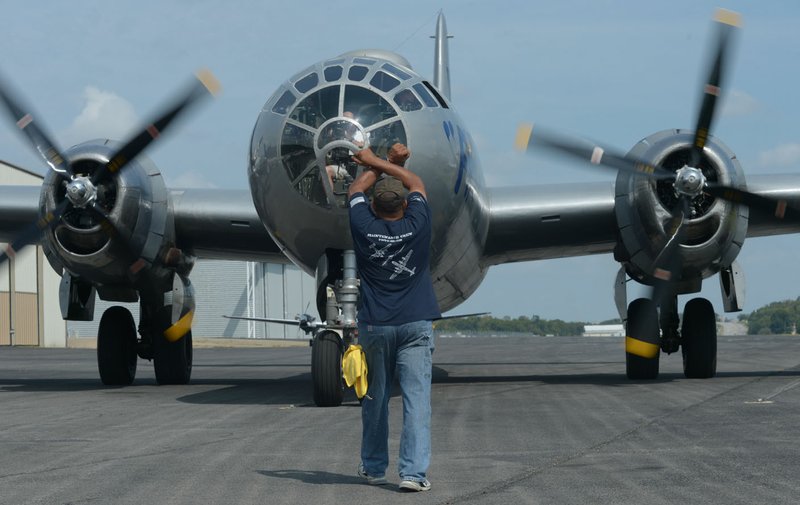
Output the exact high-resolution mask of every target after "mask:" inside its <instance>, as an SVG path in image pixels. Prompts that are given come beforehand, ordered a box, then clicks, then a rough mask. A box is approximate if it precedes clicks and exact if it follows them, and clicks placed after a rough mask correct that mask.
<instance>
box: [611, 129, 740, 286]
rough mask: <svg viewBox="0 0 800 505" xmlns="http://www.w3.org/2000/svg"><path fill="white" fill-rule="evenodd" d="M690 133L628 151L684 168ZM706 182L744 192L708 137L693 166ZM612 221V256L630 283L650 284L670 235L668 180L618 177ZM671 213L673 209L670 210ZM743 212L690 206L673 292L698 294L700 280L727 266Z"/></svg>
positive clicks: (698, 201) (660, 137) (730, 159)
mask: <svg viewBox="0 0 800 505" xmlns="http://www.w3.org/2000/svg"><path fill="white" fill-rule="evenodd" d="M693 139H694V134H693V132H689V131H686V130H664V131H661V132H658V133H655V134H653V135H650V136H649V137H647V138H645V139H643V140H641V141H640V142H639V143H638V144H636V145H635V146H634V147H633V149H631V150H630V152H629V155H630V156H632V157H635V158H637V159H643V160H647V161H649V162H650V163H653V164H658V165H661V166H663V167H665V168H667V169H674V170H678V169H679V168H681V167H683V166H684V165H686V164H687V162H688V159H689V151H690V148H691V146H692V142H693ZM696 168H699V169H701V170H702V172H703V175H704V176H705V177H706V179H707V180H708V181H709V182H718V183H721V184H725V185H728V186H734V187H737V188H745V187H746V184H745V178H744V172H743V170H742V167H741V165H740V164H739V161H738V160H737V159H736V156H735V155H734V154H733V152H732V151H731V150H730V149H729V148H728V147H727V146H725V145H724V144H723V143H722V142H720V141H719V140H718V139H715V138H709V139H708V141H707V144H706V146H705V149H704V152H703V156H702V160H701V162H700V164H699V166H698V167H696ZM615 199H616V205H615V209H616V218H617V225H618V226H619V232H620V238H621V240H620V244H619V247H618V248H617V250H616V251H615V257H616V259H617V260H618V261H621V262H622V263H623V264H624V265H625V268H626V271H627V273H628V275H629V276H630V277H631V278H634V279H636V280H638V281H639V282H641V283H643V284H648V285H651V284H652V283H653V281H654V279H653V277H652V272H653V265H654V262H655V260H656V258H657V257H658V255H659V253H660V252H661V251H662V250H663V248H664V247H665V245H666V243H667V241H668V240H669V238H670V236H671V235H672V232H671V230H667V229H666V228H667V227H668V226H669V223H670V220H671V217H672V214H671V212H676V211H677V208H676V205H677V203H678V197H677V195H676V193H675V190H674V187H673V183H672V182H670V181H658V182H656V181H654V180H651V179H647V178H644V177H637V176H633V175H630V174H627V173H622V172H620V174H619V176H618V177H617V181H616V194H615ZM673 209H674V210H673ZM747 221H748V208H747V207H746V206H743V205H738V204H733V203H731V202H729V201H726V200H722V199H717V198H714V197H712V196H709V195H706V194H701V195H700V196H698V197H696V198H694V199H693V200H692V202H691V206H690V215H689V218H688V222H687V223H686V224H685V225H684V226H685V230H686V234H685V239H684V241H683V243H682V244H681V245H680V246H679V249H678V252H679V254H681V256H682V258H683V268H682V271H681V276H680V280H679V281H678V282H677V284H676V286H677V288H678V293H693V292H696V291H699V290H700V284H701V281H702V280H703V279H704V278H707V277H709V276H711V275H714V274H716V273H717V272H719V271H720V269H722V268H725V267H728V266H730V264H731V263H732V262H733V261H734V260H735V259H736V256H737V255H738V254H739V251H740V249H741V247H742V244H743V243H744V239H745V235H746V234H747Z"/></svg>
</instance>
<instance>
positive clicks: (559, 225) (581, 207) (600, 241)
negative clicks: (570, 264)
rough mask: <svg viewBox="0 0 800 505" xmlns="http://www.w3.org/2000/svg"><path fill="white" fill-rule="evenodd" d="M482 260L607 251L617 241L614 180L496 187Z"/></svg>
mask: <svg viewBox="0 0 800 505" xmlns="http://www.w3.org/2000/svg"><path fill="white" fill-rule="evenodd" d="M489 206H490V209H491V210H490V214H489V215H490V217H489V227H488V231H487V236H486V241H485V244H486V245H485V248H484V254H483V259H484V262H485V264H486V265H497V264H501V263H511V262H516V261H531V260H541V259H548V258H561V257H568V256H584V255H588V254H602V253H609V252H611V251H613V250H614V245H615V244H616V242H617V235H618V231H617V223H616V220H615V217H614V183H613V182H594V183H581V184H552V185H550V184H548V185H537V186H522V187H501V188H494V189H492V190H491V192H490V194H489Z"/></svg>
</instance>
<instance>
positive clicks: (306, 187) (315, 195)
mask: <svg viewBox="0 0 800 505" xmlns="http://www.w3.org/2000/svg"><path fill="white" fill-rule="evenodd" d="M318 70H319V69H315V70H313V71H311V72H310V73H307V74H306V75H304V76H302V77H301V78H300V79H298V80H297V81H295V83H294V84H293V87H294V88H295V90H296V91H297V92H300V93H307V94H306V95H305V96H303V97H301V98H300V99H299V101H297V100H298V99H297V98H295V94H296V93H294V91H295V90H286V91H285V92H284V93H283V95H282V96H280V98H278V100H277V101H276V102H275V104H274V106H273V108H272V111H273V112H276V113H278V114H287V117H286V122H285V124H284V127H283V133H282V138H281V143H280V147H279V156H280V158H281V161H282V164H283V167H284V169H285V170H286V172H287V174H288V175H289V179H290V181H291V184H292V187H293V188H294V189H295V190H296V191H298V192H299V193H300V194H301V195H302V196H304V197H305V198H307V199H308V200H310V201H311V202H313V203H315V204H317V205H320V206H323V207H327V208H337V207H338V208H346V203H347V190H348V188H349V186H350V184H351V183H352V181H353V180H354V179H355V178H356V177H357V176H358V175H359V174H360V172H361V168H362V167H360V166H359V165H357V164H356V163H355V162H354V161H352V154H353V152H354V151H355V150H358V149H362V148H364V147H370V148H371V149H372V150H373V152H375V154H376V155H378V156H380V157H386V153H387V151H388V150H389V148H390V147H391V146H392V145H393V144H395V143H397V142H400V143H403V144H407V137H406V130H405V127H404V124H403V115H404V114H406V113H413V112H414V111H418V110H421V109H423V108H425V107H430V106H436V105H437V103H436V101H435V100H434V99H433V98H432V97H431V96H430V94H429V93H428V90H427V89H426V88H425V87H424V86H422V85H421V84H419V82H416V84H415V85H413V86H412V85H409V84H410V83H411V82H412V81H414V80H413V79H412V76H411V75H410V74H409V73H407V72H405V71H403V70H401V69H399V68H398V67H397V66H395V65H392V64H391V63H388V62H381V61H379V60H372V59H368V58H353V59H352V60H351V59H349V58H348V59H340V60H334V61H331V62H327V63H326V64H325V66H324V68H323V69H322V71H318ZM420 93H422V96H419V94H420ZM423 104H425V105H423ZM429 104H432V105H429Z"/></svg>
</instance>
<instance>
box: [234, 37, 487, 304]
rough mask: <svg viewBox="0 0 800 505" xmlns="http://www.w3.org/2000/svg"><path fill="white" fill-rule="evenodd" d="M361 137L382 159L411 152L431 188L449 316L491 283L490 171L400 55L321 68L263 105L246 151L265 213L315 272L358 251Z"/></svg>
mask: <svg viewBox="0 0 800 505" xmlns="http://www.w3.org/2000/svg"><path fill="white" fill-rule="evenodd" d="M364 138H366V139H367V142H368V144H369V146H370V147H371V148H372V149H373V151H375V153H376V154H378V155H379V156H385V154H386V151H387V150H388V148H389V147H391V145H392V144H394V143H395V142H401V143H404V144H406V145H407V146H408V148H409V149H410V150H411V153H412V154H411V157H410V158H409V160H408V162H407V163H406V167H407V168H408V169H409V170H412V171H413V172H415V173H416V174H417V175H419V176H420V177H421V178H422V179H423V180H424V181H425V188H426V192H427V195H428V200H429V203H430V206H431V209H432V212H433V240H432V244H431V272H432V276H433V281H434V287H435V289H436V293H437V297H438V299H439V303H440V306H441V309H442V310H448V309H450V308H452V307H454V306H455V305H457V304H458V303H460V302H462V301H463V300H465V299H466V298H467V297H468V296H469V295H470V294H471V293H472V292H473V291H475V289H476V288H477V287H478V285H479V284H480V282H481V280H482V279H483V277H484V276H485V274H486V269H487V266H485V265H483V264H482V262H481V255H482V253H483V249H484V242H485V239H486V234H487V230H488V225H489V212H488V206H487V202H485V201H481V198H482V197H483V198H485V195H486V192H485V190H484V180H483V174H482V172H481V167H480V163H479V161H478V157H477V154H476V150H475V146H474V142H473V140H472V138H471V137H470V135H469V132H468V131H467V129H466V127H465V126H464V125H463V123H462V121H461V119H460V118H459V116H458V114H457V113H456V112H455V111H454V110H453V109H452V107H451V106H450V104H449V103H448V102H447V100H446V99H445V98H444V97H442V96H441V95H440V94H439V93H438V92H437V91H436V89H435V88H434V87H433V86H432V85H430V84H429V83H428V82H427V81H425V80H424V79H423V78H422V77H420V76H419V75H418V74H417V73H416V72H414V71H413V70H412V69H411V68H410V65H409V64H408V62H407V61H406V60H405V59H404V58H402V57H400V56H398V55H396V54H394V53H390V52H386V51H377V50H365V51H358V52H352V53H347V54H344V55H342V56H339V57H338V58H334V59H332V60H327V61H323V62H320V63H317V64H315V65H312V66H311V67H308V68H307V69H305V70H303V71H302V72H299V73H298V74H297V75H295V76H294V77H293V78H291V79H289V80H288V81H287V82H286V83H284V84H283V85H282V86H281V87H280V88H279V89H278V90H277V91H276V92H275V94H274V95H273V96H272V97H271V98H270V99H269V100H268V101H267V103H266V105H265V106H264V107H263V109H262V111H261V113H260V115H259V117H258V120H257V122H256V125H255V128H254V130H253V136H252V140H251V145H250V166H249V178H250V188H251V192H252V195H253V201H254V203H255V206H256V209H257V211H258V214H259V216H260V217H261V219H262V220H263V222H264V224H265V226H266V228H267V230H268V232H269V234H270V236H271V237H272V238H273V240H275V242H276V243H277V244H278V245H279V247H280V248H281V249H282V251H283V252H284V253H285V254H286V255H287V256H288V257H289V258H291V259H292V260H293V261H294V262H295V263H296V264H297V265H299V266H301V267H302V268H303V269H304V270H306V271H307V272H308V273H310V274H312V275H313V274H314V273H315V270H316V268H317V265H318V262H319V261H320V258H322V257H323V256H324V255H325V254H326V251H327V250H346V249H352V242H351V236H350V228H349V221H348V211H347V205H346V192H347V186H348V185H349V182H351V181H352V179H353V178H355V177H357V175H358V173H360V171H361V167H359V166H356V165H355V164H354V163H352V162H351V161H350V154H352V152H351V151H350V150H349V149H348V146H351V144H352V143H355V144H358V143H359V142H363V139H364ZM326 167H327V168H326ZM330 167H333V170H331V168H330ZM329 172H332V173H335V174H337V175H336V176H330V175H329ZM482 195H483V196H482Z"/></svg>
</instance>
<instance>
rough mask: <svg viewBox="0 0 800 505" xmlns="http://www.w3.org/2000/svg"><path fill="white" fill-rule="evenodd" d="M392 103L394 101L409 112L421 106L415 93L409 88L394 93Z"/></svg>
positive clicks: (401, 108) (404, 110)
mask: <svg viewBox="0 0 800 505" xmlns="http://www.w3.org/2000/svg"><path fill="white" fill-rule="evenodd" d="M394 103H396V104H397V106H398V107H400V110H402V111H403V112H411V111H414V110H420V109H421V108H422V104H421V103H420V101H419V99H417V97H416V95H414V93H413V92H412V91H411V90H410V89H404V90H403V91H400V92H399V93H397V94H396V95H394Z"/></svg>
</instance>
